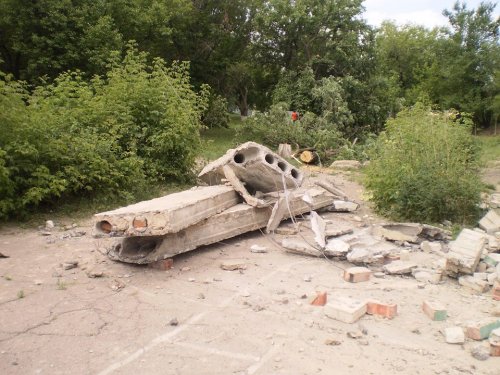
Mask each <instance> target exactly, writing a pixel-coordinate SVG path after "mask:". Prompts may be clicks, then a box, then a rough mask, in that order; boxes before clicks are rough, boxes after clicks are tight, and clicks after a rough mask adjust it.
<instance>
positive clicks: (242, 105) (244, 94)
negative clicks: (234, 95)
mask: <svg viewBox="0 0 500 375" xmlns="http://www.w3.org/2000/svg"><path fill="white" fill-rule="evenodd" d="M238 99H239V100H238V108H239V109H240V116H241V117H247V116H248V89H247V88H246V87H243V88H242V89H241V90H240V95H239V98H238Z"/></svg>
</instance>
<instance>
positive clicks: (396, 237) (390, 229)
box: [373, 223, 423, 243]
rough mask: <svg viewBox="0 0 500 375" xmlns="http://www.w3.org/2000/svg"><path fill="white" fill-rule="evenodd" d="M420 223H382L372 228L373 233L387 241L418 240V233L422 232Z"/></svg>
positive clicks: (413, 241) (414, 241)
mask: <svg viewBox="0 0 500 375" xmlns="http://www.w3.org/2000/svg"><path fill="white" fill-rule="evenodd" d="M422 229H423V227H422V225H420V224H414V223H394V224H383V225H380V226H375V227H374V228H373V234H375V235H377V236H381V237H384V238H385V239H386V240H389V241H401V242H405V241H406V242H412V243H417V242H418V240H419V239H418V235H419V234H420V233H422Z"/></svg>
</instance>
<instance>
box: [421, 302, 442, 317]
mask: <svg viewBox="0 0 500 375" xmlns="http://www.w3.org/2000/svg"><path fill="white" fill-rule="evenodd" d="M422 311H423V312H424V313H425V315H427V316H428V317H429V318H431V319H432V320H437V321H441V320H446V318H447V316H448V313H447V312H446V308H445V307H444V306H443V305H442V304H440V303H439V302H436V301H424V302H423V303H422Z"/></svg>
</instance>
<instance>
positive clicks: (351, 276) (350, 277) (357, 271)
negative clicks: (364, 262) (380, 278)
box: [344, 267, 372, 283]
mask: <svg viewBox="0 0 500 375" xmlns="http://www.w3.org/2000/svg"><path fill="white" fill-rule="evenodd" d="M371 274H372V271H370V269H369V268H366V267H351V268H348V269H346V270H344V280H345V281H348V282H350V283H360V282H363V281H368V280H370V276H371Z"/></svg>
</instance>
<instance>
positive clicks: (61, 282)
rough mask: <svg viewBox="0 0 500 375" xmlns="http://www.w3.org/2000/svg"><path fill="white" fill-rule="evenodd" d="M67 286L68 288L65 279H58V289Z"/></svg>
mask: <svg viewBox="0 0 500 375" xmlns="http://www.w3.org/2000/svg"><path fill="white" fill-rule="evenodd" d="M67 288H68V286H67V285H66V283H65V282H64V281H62V280H61V279H58V280H57V289H58V290H66V289H67Z"/></svg>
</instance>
